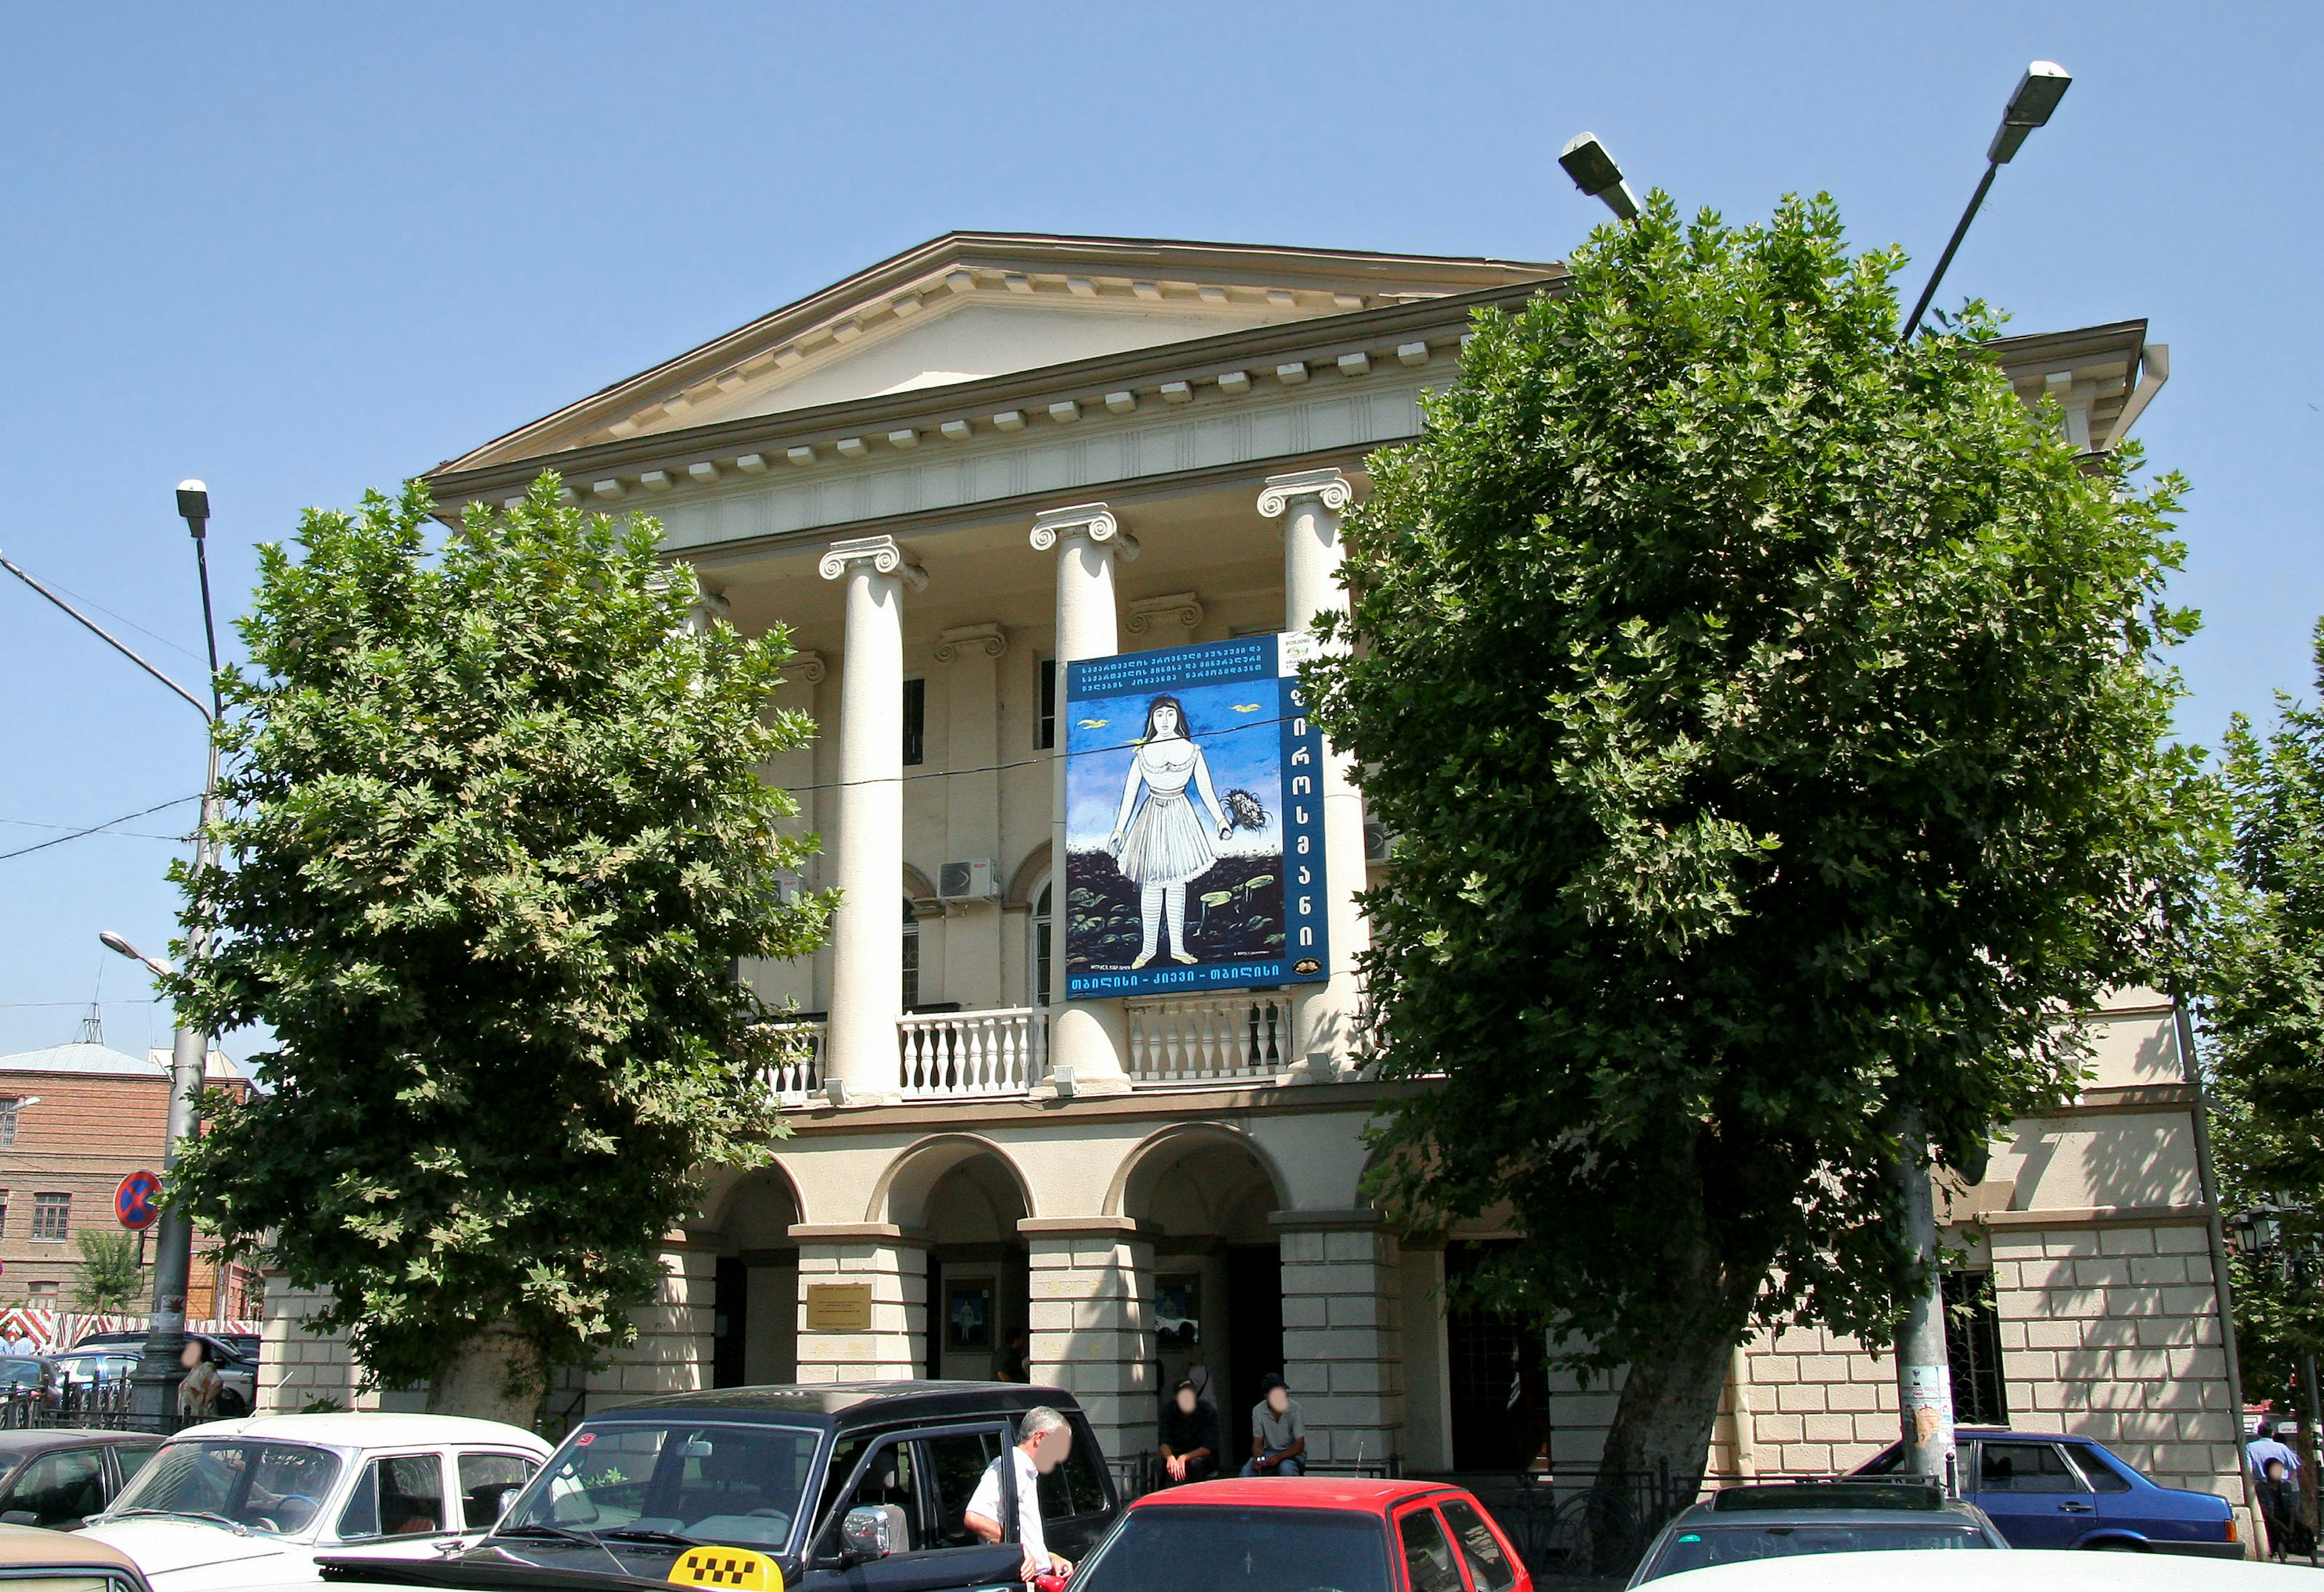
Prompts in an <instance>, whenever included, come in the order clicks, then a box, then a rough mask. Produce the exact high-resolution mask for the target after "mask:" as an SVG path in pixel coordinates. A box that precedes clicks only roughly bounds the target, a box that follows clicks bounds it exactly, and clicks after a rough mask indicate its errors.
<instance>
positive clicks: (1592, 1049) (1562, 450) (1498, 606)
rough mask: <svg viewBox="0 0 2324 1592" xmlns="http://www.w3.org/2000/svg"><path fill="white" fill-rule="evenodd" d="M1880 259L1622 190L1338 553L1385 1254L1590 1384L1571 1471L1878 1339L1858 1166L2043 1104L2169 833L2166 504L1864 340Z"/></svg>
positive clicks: (1683, 1437)
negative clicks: (1513, 1228)
mask: <svg viewBox="0 0 2324 1592" xmlns="http://www.w3.org/2000/svg"><path fill="white" fill-rule="evenodd" d="M1901 259H1902V256H1901V255H1899V254H1898V253H1896V252H1895V251H1883V250H1874V251H1870V252H1867V253H1863V254H1858V255H1849V253H1848V251H1847V249H1846V247H1845V245H1844V243H1843V239H1842V235H1841V228H1840V220H1839V218H1838V216H1837V215H1836V213H1835V211H1834V209H1833V207H1832V206H1831V203H1830V201H1829V200H1828V199H1817V200H1815V201H1812V202H1807V201H1801V200H1798V199H1791V200H1787V201H1786V202H1785V203H1784V205H1783V206H1782V207H1781V208H1780V209H1779V210H1778V211H1777V213H1776V214H1775V217H1774V218H1773V220H1772V221H1771V222H1770V223H1768V224H1766V225H1764V226H1742V227H1737V226H1729V225H1727V224H1725V223H1723V222H1722V221H1721V220H1720V218H1717V217H1716V216H1714V215H1711V214H1709V213H1707V212H1706V213H1705V214H1704V215H1703V216H1701V218H1698V219H1697V220H1696V221H1695V222H1693V223H1692V225H1682V224H1681V222H1680V221H1679V219H1678V218H1677V217H1676V215H1675V213H1674V208H1673V207H1672V206H1671V204H1670V202H1669V201H1668V200H1667V199H1664V198H1661V197H1660V196H1657V197H1656V198H1655V199H1654V200H1653V202H1652V203H1651V204H1650V205H1649V207H1648V208H1647V210H1646V214H1645V215H1644V216H1643V217H1642V218H1640V219H1639V221H1638V222H1637V224H1636V225H1635V226H1632V227H1623V228H1605V229H1601V230H1600V232H1599V233H1597V234H1596V235H1595V236H1593V237H1592V238H1591V242H1590V244H1589V245H1587V246H1586V247H1585V248H1583V249H1582V250H1580V251H1579V252H1577V254H1576V255H1575V257H1574V259H1573V260H1572V274H1571V276H1570V277H1569V278H1568V279H1567V280H1566V281H1564V282H1562V283H1559V284H1554V286H1553V287H1552V289H1551V290H1550V291H1548V292H1545V293H1543V294H1542V295H1541V296H1539V297H1537V298H1536V299H1535V301H1533V303H1532V304H1531V305H1529V306H1528V307H1527V308H1526V310H1523V311H1522V312H1521V313H1517V314H1514V315H1502V314H1494V313H1480V315H1479V317H1478V318H1477V322H1476V326H1475V329H1474V332H1475V335H1474V337H1473V338H1472V340H1471V342H1470V344H1469V346H1468V347H1467V348H1466V350H1465V352H1464V353H1463V355H1462V360H1461V366H1460V375H1459V381H1458V384H1456V385H1454V386H1453V387H1452V389H1451V390H1449V391H1447V392H1443V393H1437V394H1434V395H1433V396H1431V397H1430V398H1429V399H1428V400H1427V401H1426V402H1425V433H1424V436H1423V439H1422V440H1420V441H1418V442H1417V443H1416V444H1413V445H1411V446H1408V447H1405V448H1400V449H1392V450H1389V451H1387V452H1385V453H1382V454H1379V455H1376V456H1375V457H1374V458H1373V459H1372V461H1371V465H1370V469H1371V473H1372V477H1373V483H1374V485H1373V489H1372V494H1371V495H1370V497H1369V501H1368V502H1366V503H1365V504H1363V505H1362V506H1361V507H1360V508H1359V509H1358V510H1356V511H1355V512H1354V513H1353V514H1351V516H1350V519H1349V522H1348V524H1347V527H1346V532H1345V534H1346V537H1347V545H1348V552H1347V566H1346V568H1347V575H1346V578H1347V583H1348V586H1349V588H1350V592H1351V604H1352V613H1351V616H1350V617H1349V618H1348V619H1347V620H1346V621H1345V622H1344V623H1343V624H1342V625H1340V626H1339V628H1338V631H1337V634H1338V636H1339V638H1340V639H1341V640H1342V641H1345V642H1348V643H1352V645H1351V647H1350V648H1348V649H1346V650H1343V651H1341V652H1339V653H1337V654H1336V655H1333V656H1327V657H1326V658H1325V659H1324V660H1323V661H1322V662H1320V663H1319V664H1318V665H1316V666H1315V667H1314V670H1313V671H1312V673H1311V676H1310V681H1311V684H1312V685H1313V686H1314V689H1315V690H1316V691H1317V693H1318V717H1319V718H1320V719H1321V721H1322V723H1323V726H1324V727H1325V729H1326V731H1327V733H1329V734H1330V735H1331V736H1332V737H1333V741H1334V744H1335V745H1338V746H1340V747H1342V749H1344V750H1346V751H1348V752H1349V753H1351V754H1352V755H1353V756H1354V758H1355V759H1356V761H1357V763H1358V764H1360V776H1359V777H1360V784H1361V786H1362V790H1363V794H1364V797H1365V799H1366V801H1367V802H1368V804H1369V812H1370V814H1371V816H1373V817H1374V818H1377V819H1379V821H1380V822H1382V823H1383V824H1384V825H1385V826H1386V827H1387V828H1388V829H1389V830H1390V831H1391V832H1393V833H1395V834H1397V836H1398V837H1399V838H1398V840H1397V846H1396V851H1395V865H1394V869H1393V873H1392V875H1390V878H1389V882H1388V884H1385V885H1384V886H1382V887H1380V888H1379V889H1376V890H1374V891H1372V892H1370V893H1369V895H1368V896H1367V898H1366V899H1367V910H1368V912H1369V917H1370V922H1371V925H1372V935H1373V944H1372V948H1371V950H1370V952H1369V957H1368V959H1367V962H1366V974H1367V977H1368V979H1369V987H1370V991H1371V998H1372V1000H1373V1002H1374V1003H1375V1005H1376V1008H1377V1010H1378V1013H1379V1038H1380V1040H1381V1041H1382V1043H1383V1045H1384V1047H1385V1061H1384V1063H1383V1070H1384V1071H1385V1072H1386V1073H1387V1074H1388V1075H1389V1076H1390V1077H1394V1078H1415V1079H1418V1078H1433V1077H1437V1076H1441V1077H1442V1078H1443V1082H1442V1084H1441V1086H1437V1087H1432V1088H1425V1089H1419V1090H1416V1091H1414V1092H1413V1093H1412V1094H1411V1095H1409V1096H1407V1097H1404V1098H1403V1099H1402V1100H1401V1101H1400V1103H1399V1104H1398V1105H1397V1106H1395V1107H1394V1108H1393V1109H1392V1110H1391V1111H1390V1112H1389V1113H1388V1115H1387V1116H1386V1118H1385V1120H1384V1122H1383V1124H1382V1125H1381V1126H1380V1127H1379V1129H1378V1130H1377V1131H1378V1132H1379V1136H1380V1138H1381V1139H1382V1141H1383V1143H1384V1146H1385V1148H1386V1150H1387V1151H1388V1154H1387V1155H1386V1156H1385V1158H1384V1160H1383V1162H1382V1165H1383V1168H1384V1170H1383V1171H1382V1172H1381V1173H1380V1174H1379V1190H1378V1192H1379V1197H1380V1198H1382V1199H1385V1200H1386V1201H1387V1202H1388V1204H1389V1205H1390V1207H1391V1208H1394V1209H1396V1210H1397V1211H1398V1212H1400V1213H1401V1214H1402V1215H1403V1216H1404V1217H1406V1219H1407V1220H1410V1221H1414V1222H1416V1223H1422V1224H1438V1223H1443V1222H1448V1221H1450V1220H1452V1219H1456V1218H1461V1217H1478V1216H1482V1215H1486V1214H1488V1213H1491V1212H1496V1211H1506V1212H1508V1213H1509V1214H1510V1215H1512V1216H1513V1217H1514V1219H1515V1222H1516V1225H1517V1227H1518V1228H1519V1229H1520V1231H1521V1233H1522V1236H1521V1238H1520V1239H1519V1241H1518V1242H1517V1243H1516V1244H1514V1245H1508V1246H1505V1247H1502V1248H1500V1249H1499V1250H1497V1251H1496V1254H1498V1256H1499V1259H1498V1261H1497V1262H1496V1263H1493V1264H1490V1265H1488V1266H1485V1267H1483V1268H1481V1269H1480V1271H1479V1272H1478V1273H1476V1274H1475V1275H1476V1286H1477V1288H1478V1289H1479V1290H1480V1293H1481V1295H1482V1297H1484V1298H1485V1299H1486V1300H1488V1301H1489V1302H1493V1303H1497V1304H1499V1305H1501V1306H1503V1307H1506V1308H1514V1309H1518V1310H1525V1311H1527V1312H1529V1313H1530V1314H1532V1315H1534V1316H1535V1317H1536V1318H1538V1319H1545V1320H1548V1321H1552V1322H1554V1323H1556V1324H1558V1325H1560V1326H1562V1327H1563V1328H1568V1329H1569V1330H1570V1331H1571V1332H1572V1334H1573V1335H1574V1336H1573V1337H1570V1338H1568V1339H1567V1340H1566V1341H1567V1342H1568V1343H1569V1345H1570V1346H1571V1347H1572V1350H1573V1353H1574V1356H1576V1358H1577V1359H1579V1360H1580V1361H1581V1362H1582V1363H1583V1364H1588V1365H1600V1366H1605V1365H1615V1364H1627V1365H1628V1366H1629V1376H1628V1383H1627V1384H1626V1387H1625V1391H1624V1393H1623V1398H1622V1405H1621V1409H1620V1412H1619V1413H1618V1417H1617V1421H1616V1424H1615V1429H1614V1430H1613V1432H1612V1434H1611V1437H1610V1439H1609V1449H1608V1454H1607V1459H1606V1464H1607V1466H1608V1467H1609V1469H1622V1468H1633V1469H1635V1468H1642V1467H1646V1466H1647V1465H1649V1464H1651V1463H1652V1462H1654V1461H1655V1459H1657V1458H1668V1459H1669V1460H1670V1462H1671V1463H1672V1465H1673V1467H1674V1471H1677V1472H1680V1473H1682V1474H1683V1473H1684V1471H1685V1468H1686V1467H1689V1466H1692V1467H1695V1472H1696V1473H1697V1474H1699V1473H1700V1467H1701V1463H1702V1458H1703V1451H1704V1448H1705V1445H1706V1444H1707V1441H1708V1438H1709V1434H1710V1427H1711V1419H1712V1417H1713V1414H1714V1413H1715V1410H1716V1406H1717V1399H1718V1393H1719V1386H1720V1380H1721V1378H1722V1377H1723V1374H1724V1371H1725V1367H1726V1361H1727V1356H1728V1353H1729V1347H1730V1346H1731V1345H1733V1344H1735V1343H1736V1342H1738V1341H1740V1339H1741V1338H1742V1337H1744V1335H1745V1334H1746V1333H1747V1331H1748V1328H1749V1326H1750V1325H1751V1324H1752V1323H1754V1322H1759V1323H1770V1322H1778V1321H1793V1322H1800V1323H1821V1324H1825V1325H1829V1326H1830V1327H1832V1328H1838V1329H1840V1330H1843V1331H1847V1332H1850V1333H1855V1334H1858V1335H1860V1336H1861V1337H1864V1338H1866V1339H1867V1340H1869V1341H1873V1342H1876V1343H1877V1342H1880V1341H1884V1340H1885V1339H1886V1337H1887V1336H1888V1335H1889V1334H1890V1333H1891V1332H1892V1330H1893V1328H1894V1326H1895V1320H1896V1318H1897V1314H1898V1311H1899V1308H1900V1303H1899V1301H1900V1300H1901V1298H1902V1297H1903V1294H1904V1290H1905V1289H1906V1287H1907V1284H1908V1283H1909V1282H1913V1281H1914V1277H1913V1274H1912V1263H1911V1261H1910V1258H1909V1256H1908V1254H1907V1253H1906V1251H1905V1249H1904V1245H1903V1243H1902V1241H1901V1236H1900V1224H1899V1223H1898V1222H1897V1221H1896V1219H1895V1217H1897V1215H1898V1211H1897V1206H1896V1199H1897V1196H1896V1194H1895V1190H1894V1189H1893V1187H1892V1183H1891V1181H1890V1180H1889V1179H1888V1178H1887V1177H1886V1175H1884V1173H1885V1171H1886V1168H1887V1167H1888V1166H1889V1164H1890V1162H1891V1161H1892V1158H1894V1157H1895V1155H1896V1154H1897V1153H1898V1151H1899V1128H1900V1123H1901V1117H1902V1114H1903V1113H1904V1110H1905V1109H1906V1108H1913V1109H1916V1110H1917V1111H1918V1112H1919V1113H1920V1114H1921V1115H1923V1117H1924V1119H1925V1121H1926V1123H1927V1124H1928V1127H1929V1132H1930V1136H1931V1139H1932V1143H1934V1144H1935V1145H1936V1146H1937V1147H1938V1151H1939V1154H1940V1157H1941V1159H1942V1160H1944V1161H1946V1162H1951V1163H1953V1164H1956V1165H1958V1164H1960V1163H1961V1162H1972V1163H1978V1162H1981V1161H1982V1156H1983V1147H1984V1145H1985V1144H1986V1143H1987V1141H1988V1140H1989V1138H1990V1137H1991V1136H1992V1134H1993V1133H1994V1130H1995V1128H1996V1126H1997V1125H1999V1124H2002V1123H2006V1121H2008V1120H2009V1119H2010V1118H2012V1117H2014V1116H2016V1115H2020V1114H2022V1113H2024V1112H2027V1111H2029V1110H2032V1109H2034V1108H2036V1107H2039V1106H2043V1105H2044V1104H2045V1103H2050V1102H2054V1101H2057V1100H2059V1099H2061V1097H2066V1096H2069V1095H2070V1094H2071V1093H2072V1092H2073V1091H2074V1089H2075V1088H2076V1087H2077V1084H2078V1082H2079V1079H2080V1073H2081V1069H2082V1067H2083V1059H2084V1056H2085V1053H2086V1047H2085V1042H2084V1040H2083V1037H2082V1035H2081V1034H2080V1032H2079V1031H2078V1029H2077V1027H2076V1026H2075V1024H2074V1023H2071V1022H2070V1021H2061V1019H2063V1018H2064V1017H2065V1016H2066V1014H2070V1013H2072V1012H2074V1011H2076V1010H2077V1009H2083V1008H2087V1007H2089V1005H2091V1004H2093V1003H2094V1002H2095V1001H2096V1000H2097V999H2098V996H2099V995H2100V993H2101V992H2102V991H2103V990H2104V989H2106V988H2107V986H2109V985H2112V984H2115V983H2117V982H2119V981H2122V980H2126V979H2128V978H2130V977H2132V976H2135V974H2136V973H2137V972H2138V971H2139V969H2140V967H2141V966H2142V962H2143V960H2144V958H2146V957H2147V956H2149V955H2150V953H2152V952H2153V949H2155V948H2154V939H2155V933H2154V925H2155V924H2156V923H2157V921H2158V918H2159V909H2160V908H2162V907H2163V905H2164V904H2165V902H2167V901H2168V900H2169V899H2170V898H2171V897H2172V895H2173V893H2177V892H2180V891H2182V890H2183V889H2184V888H2185V883H2184V882H2185V881H2186V879H2187V878H2188V875H2189V869H2190V846H2189V841H2188V836H2189V834H2190V826H2193V825H2195V824H2196V823H2197V820H2198V819H2199V810H2200V808H2201V799H2200V788H2199V767H2198V764H2197V762H2196V760H2195V757H2194V755H2193V754H2190V753H2188V752H2185V751H2181V750H2177V749H2173V748H2172V747H2171V746H2170V745H2168V744H2167V736H2168V734H2169V729H2170V714H2171V708H2172V701H2173V699H2174V696H2175V694H2176V681H2175V676H2174V675H2173V674H2172V672H2170V671H2168V670H2166V669H2164V668H2163V667H2162V666H2161V665H2160V664H2159V662H2158V657H2159V654H2160V653H2162V651H2163V649H2165V648H2167V647H2168V646H2170V645H2171V644H2172V643H2176V642H2177V641H2179V640H2180V639H2181V638H2182V637H2183V636H2185V635H2186V634H2189V633H2190V631H2191V630H2192V628H2193V626H2194V619H2193V617H2192V616H2190V615H2189V614H2187V613H2184V612H2180V611H2174V610H2172V609H2171V608H2170V607H2168V606H2165V604H2164V603H2163V581H2164V578H2165V577H2166V575H2167V573H2168V571H2170V570H2171V569H2174V568H2176V567H2177V565H2178V562H2179V559H2180V553H2181V549H2180V546H2179V544H2178V543H2177V542H2176V541H2173V540H2172V535H2171V534H2170V531H2169V525H2168V521H2169V516H2170V515H2171V514H2172V512H2173V511H2174V509H2175V507H2176V495H2177V493H2178V492H2179V491H2180V490H2181V483H2179V482H2178V481H2177V479H2176V478H2175V477H2163V478H2162V479H2161V480H2159V481H2157V482H2155V483H2153V486H2151V487H2149V488H2148V489H2146V490H2144V492H2140V491H2135V490H2134V489H2133V487H2132V485H2131V473H2132V470H2133V468H2134V466H2135V459H2136V457H2137V456H2136V453H2135V449H2122V450H2120V451H2118V452H2116V453H2115V454H2112V455H2109V456H2107V457H2104V458H2098V459H2094V460H2080V459H2078V458H2076V456H2075V454H2074V452H2073V450H2072V449H2070V448H2069V447H2068V446H2066V445H2065V444H2064V443H2062V442H2061V440H2059V439H2058V437H2057V435H2056V427H2055V420H2056V417H2055V415H2054V412H2052V413H2050V414H2048V415H2041V416H2037V415H2035V414H2033V413H2029V412H2028V411H2027V409H2026V407H2025V406H2024V403H2021V402H2020V401H2019V399H2018V398H2017V397H2016V396H2015V394H2014V393H2013V392H2012V391H2011V389H2010V387H2009V384H2008V383H2007V382H2006V380H2005V379H2004V377H2003V376H2002V375H2001V373H2000V372H1999V370H1998V369H1997V367H1996V366H1995V364H1994V362H1993V361H1992V359H1991V358H1990V357H1989V356H1987V354H1985V353H1984V352H1982V351H1981V350H1980V348H1979V347H1978V344H1979V343H1980V342H1982V341H1984V340H1986V339H1987V338H1990V337H1991V336H1992V335H1993V331H1994V323H1993V320H1992V318H1991V317H1990V316H1989V315H1987V313H1986V312H1984V311H1983V310H1982V309H1981V308H1980V307H1978V306H1975V305H1972V306H1970V307H1969V310H1968V311H1967V313H1966V315H1965V317H1964V319H1962V320H1961V321H1960V322H1959V323H1958V324H1957V326H1956V327H1955V328H1954V329H1951V330H1950V331H1948V332H1946V333H1945V334H1944V335H1932V336H1929V337H1925V338H1920V339H1918V340H1916V341H1914V342H1913V343H1912V344H1911V345H1910V346H1909V347H1904V348H1903V349H1901V350H1900V349H1898V348H1897V347H1895V326H1896V320H1897V301H1896V295H1895V292H1894V289H1893V287H1892V280H1891V279H1892V276H1893V274H1894V273H1895V271H1896V269H1897V267H1898V266H1899V264H1901Z"/></svg>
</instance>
